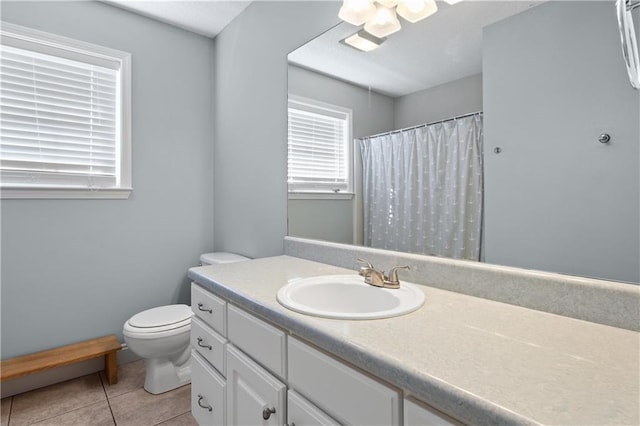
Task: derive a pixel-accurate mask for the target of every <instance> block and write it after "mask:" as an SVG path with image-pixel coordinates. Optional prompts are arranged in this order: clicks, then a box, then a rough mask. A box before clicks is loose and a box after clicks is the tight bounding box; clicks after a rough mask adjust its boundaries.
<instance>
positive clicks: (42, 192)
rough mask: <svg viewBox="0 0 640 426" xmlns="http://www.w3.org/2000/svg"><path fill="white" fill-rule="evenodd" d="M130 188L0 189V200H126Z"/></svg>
mask: <svg viewBox="0 0 640 426" xmlns="http://www.w3.org/2000/svg"><path fill="white" fill-rule="evenodd" d="M132 190H133V189H132V188H109V189H93V190H91V189H87V188H54V187H50V188H0V199H3V200H8V199H16V200H17V199H59V200H72V199H86V198H95V199H116V200H126V199H128V198H129V195H131V191H132Z"/></svg>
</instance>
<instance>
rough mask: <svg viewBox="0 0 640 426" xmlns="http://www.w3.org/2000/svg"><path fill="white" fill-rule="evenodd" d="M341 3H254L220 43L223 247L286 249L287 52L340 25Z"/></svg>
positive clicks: (219, 238)
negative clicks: (284, 239) (338, 15)
mask: <svg viewBox="0 0 640 426" xmlns="http://www.w3.org/2000/svg"><path fill="white" fill-rule="evenodd" d="M339 8H340V4H339V3H335V2H304V1H300V2H254V3H252V4H251V5H250V6H249V7H247V9H245V11H244V12H243V13H242V14H241V15H240V16H238V17H237V18H236V19H235V20H234V21H233V22H232V23H231V24H230V25H229V26H227V27H226V28H225V29H224V30H223V31H222V33H220V34H219V35H218V36H217V37H216V39H215V45H216V60H215V64H216V65H215V66H216V70H215V75H216V84H215V87H216V98H215V108H216V113H215V117H216V128H215V140H216V145H215V153H214V158H215V160H214V171H215V176H214V182H215V186H214V188H215V199H216V204H215V209H214V229H215V232H216V238H215V248H216V249H217V250H225V251H231V252H236V253H240V254H243V255H246V256H249V257H263V256H270V255H278V254H282V252H283V237H284V236H285V234H286V232H287V184H286V178H287V167H286V158H287V54H288V53H289V52H290V51H292V50H294V49H296V48H297V47H298V46H300V45H302V44H304V43H306V42H307V41H308V40H310V39H311V38H313V37H316V36H317V35H318V34H320V33H321V32H323V31H324V30H326V29H327V28H329V27H331V26H333V25H335V24H336V23H338V20H339V19H338V17H337V13H338V10H339Z"/></svg>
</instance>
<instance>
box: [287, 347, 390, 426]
mask: <svg viewBox="0 0 640 426" xmlns="http://www.w3.org/2000/svg"><path fill="white" fill-rule="evenodd" d="M288 349H289V354H288V356H289V364H288V366H289V371H288V374H289V385H290V387H291V388H292V389H294V390H296V391H298V392H299V393H301V394H302V395H304V396H306V397H307V398H308V399H309V400H310V401H311V402H313V403H314V404H316V405H317V406H318V407H320V408H321V409H323V410H324V411H326V412H327V413H329V414H330V415H331V416H332V417H334V418H335V419H336V420H338V421H339V422H340V423H345V424H354V425H399V423H400V404H401V402H402V399H401V397H400V395H399V393H398V392H397V391H395V390H393V389H391V388H389V387H387V386H385V385H383V384H382V383H380V382H378V381H376V380H373V379H372V378H370V377H368V376H366V375H364V374H363V373H360V372H359V371H356V370H355V369H353V368H351V367H348V366H347V365H345V364H342V363H341V362H339V361H336V360H335V359H333V358H331V357H330V356H328V355H325V354H323V353H322V352H320V351H318V350H316V349H314V348H312V347H311V346H309V345H307V344H305V343H303V342H301V341H299V340H297V339H294V338H292V337H289V343H288Z"/></svg>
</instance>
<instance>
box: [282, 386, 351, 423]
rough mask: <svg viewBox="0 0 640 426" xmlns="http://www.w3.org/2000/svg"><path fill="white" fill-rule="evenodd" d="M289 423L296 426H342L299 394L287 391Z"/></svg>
mask: <svg viewBox="0 0 640 426" xmlns="http://www.w3.org/2000/svg"><path fill="white" fill-rule="evenodd" d="M287 417H288V418H289V421H288V422H287V424H289V425H295V426H340V423H338V422H336V421H335V420H333V419H332V418H331V417H329V415H328V414H327V413H325V412H324V411H322V410H320V409H319V408H318V407H316V406H315V405H313V404H312V403H310V402H309V401H307V400H306V399H304V398H303V397H302V396H300V395H298V394H297V393H295V392H294V391H291V390H290V391H289V392H287Z"/></svg>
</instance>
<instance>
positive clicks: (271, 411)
mask: <svg viewBox="0 0 640 426" xmlns="http://www.w3.org/2000/svg"><path fill="white" fill-rule="evenodd" d="M275 413H276V409H275V408H273V407H265V408H264V410H262V418H263V419H265V420H269V417H271V415H272V414H275Z"/></svg>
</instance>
